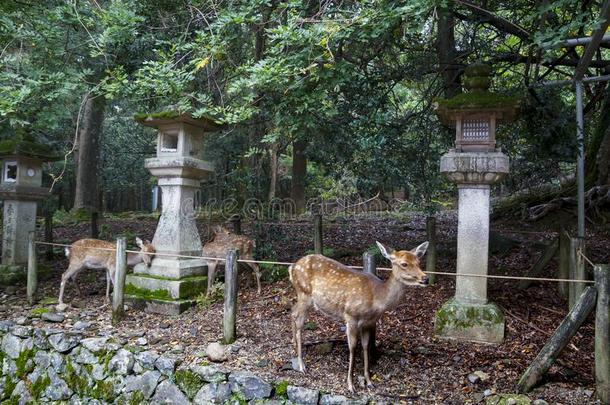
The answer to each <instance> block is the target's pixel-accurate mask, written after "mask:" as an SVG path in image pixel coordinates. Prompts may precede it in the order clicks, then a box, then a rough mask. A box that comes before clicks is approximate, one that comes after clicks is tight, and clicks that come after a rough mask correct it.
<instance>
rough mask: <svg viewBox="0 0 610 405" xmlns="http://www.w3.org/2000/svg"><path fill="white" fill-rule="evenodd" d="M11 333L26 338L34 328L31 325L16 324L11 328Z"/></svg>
mask: <svg viewBox="0 0 610 405" xmlns="http://www.w3.org/2000/svg"><path fill="white" fill-rule="evenodd" d="M11 333H12V334H13V335H15V336H19V337H22V338H26V337H29V336H30V335H31V334H32V328H31V327H29V326H21V325H15V326H13V327H12V328H11Z"/></svg>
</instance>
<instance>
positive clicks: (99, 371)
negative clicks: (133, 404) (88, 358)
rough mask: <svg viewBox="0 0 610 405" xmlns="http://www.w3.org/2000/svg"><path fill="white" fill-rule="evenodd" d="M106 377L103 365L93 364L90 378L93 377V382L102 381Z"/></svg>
mask: <svg viewBox="0 0 610 405" xmlns="http://www.w3.org/2000/svg"><path fill="white" fill-rule="evenodd" d="M107 376H108V373H107V372H106V370H105V367H104V365H103V364H95V365H94V366H93V370H91V377H93V379H94V380H97V381H102V380H103V379H105V378H106V377H107Z"/></svg>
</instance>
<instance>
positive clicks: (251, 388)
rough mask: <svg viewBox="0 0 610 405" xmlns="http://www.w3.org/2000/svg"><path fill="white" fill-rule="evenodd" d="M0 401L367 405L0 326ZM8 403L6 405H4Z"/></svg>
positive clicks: (57, 334)
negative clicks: (0, 370) (0, 368)
mask: <svg viewBox="0 0 610 405" xmlns="http://www.w3.org/2000/svg"><path fill="white" fill-rule="evenodd" d="M0 338H1V341H2V343H1V350H0V363H1V364H2V372H1V374H0V401H2V403H9V404H27V403H42V402H62V403H70V404H103V403H118V404H139V403H157V404H159V403H164V404H171V403H173V404H189V403H194V404H222V403H227V404H246V403H253V404H257V403H262V404H264V403H268V404H282V403H297V404H324V405H331V404H366V402H367V401H366V400H351V399H349V398H346V397H343V396H340V395H330V394H321V393H320V392H319V391H318V390H313V389H307V388H302V387H295V386H291V385H289V384H288V382H286V381H283V382H267V381H265V380H263V379H261V378H259V377H257V376H256V375H254V374H252V373H250V372H246V371H230V370H227V369H224V368H223V367H222V366H220V365H216V364H208V363H200V364H197V363H193V364H182V362H181V360H180V358H178V357H172V356H170V355H165V354H159V353H157V352H155V351H152V350H143V348H141V347H132V346H128V345H120V344H119V343H117V342H116V341H114V340H113V339H112V338H110V337H105V336H99V337H88V338H85V337H83V336H82V335H80V334H78V333H72V332H65V331H63V330H60V329H54V328H33V327H31V326H21V325H14V324H13V323H12V322H10V321H2V322H0ZM5 401H6V402H5Z"/></svg>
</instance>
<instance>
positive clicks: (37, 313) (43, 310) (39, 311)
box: [30, 308, 50, 317]
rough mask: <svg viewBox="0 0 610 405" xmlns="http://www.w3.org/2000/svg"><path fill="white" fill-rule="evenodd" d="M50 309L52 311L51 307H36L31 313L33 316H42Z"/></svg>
mask: <svg viewBox="0 0 610 405" xmlns="http://www.w3.org/2000/svg"><path fill="white" fill-rule="evenodd" d="M49 311H50V309H49V308H34V309H32V310H31V311H30V314H31V315H32V316H37V317H40V316H41V315H42V314H46V313H47V312H49Z"/></svg>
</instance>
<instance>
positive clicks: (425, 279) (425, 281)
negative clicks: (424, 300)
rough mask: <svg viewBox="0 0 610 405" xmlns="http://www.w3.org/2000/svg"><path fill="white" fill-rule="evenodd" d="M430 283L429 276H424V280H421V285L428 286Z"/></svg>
mask: <svg viewBox="0 0 610 405" xmlns="http://www.w3.org/2000/svg"><path fill="white" fill-rule="evenodd" d="M429 281H430V280H429V279H428V276H424V278H422V280H421V283H422V284H426V285H427V284H428V283H429Z"/></svg>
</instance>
